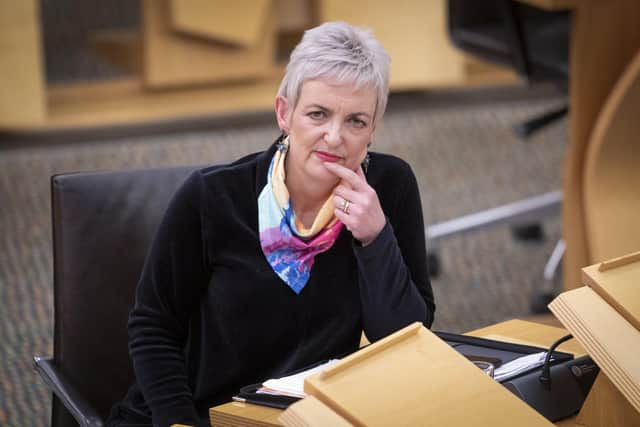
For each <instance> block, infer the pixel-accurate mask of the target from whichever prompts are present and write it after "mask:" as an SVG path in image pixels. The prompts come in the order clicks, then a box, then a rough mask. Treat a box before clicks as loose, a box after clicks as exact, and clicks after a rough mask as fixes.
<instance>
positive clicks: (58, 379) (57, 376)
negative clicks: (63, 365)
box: [33, 356, 103, 427]
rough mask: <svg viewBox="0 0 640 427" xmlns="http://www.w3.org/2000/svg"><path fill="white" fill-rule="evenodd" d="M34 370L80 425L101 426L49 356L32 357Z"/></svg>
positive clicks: (85, 402) (90, 408) (84, 400)
mask: <svg viewBox="0 0 640 427" xmlns="http://www.w3.org/2000/svg"><path fill="white" fill-rule="evenodd" d="M33 361H34V365H35V369H36V371H37V372H38V373H39V374H40V376H41V377H42V379H43V380H44V382H45V383H46V384H47V386H48V387H49V389H50V390H51V391H52V392H53V393H54V394H55V395H56V396H57V397H58V399H60V401H61V402H62V404H63V405H64V407H65V408H67V410H68V411H69V412H70V413H71V415H73V418H75V419H76V421H77V422H78V423H79V424H80V426H81V427H102V426H103V422H102V419H101V418H100V416H99V415H98V413H97V412H96V410H95V409H94V408H93V407H92V406H91V405H90V404H89V402H87V401H86V399H85V398H84V397H82V396H81V395H80V393H79V392H78V391H77V390H76V388H75V387H74V386H73V385H72V384H71V382H69V380H68V378H66V377H65V376H64V375H62V373H61V372H60V371H59V370H58V368H57V367H56V366H55V364H54V363H53V360H52V359H51V358H50V357H41V356H35V357H34V358H33Z"/></svg>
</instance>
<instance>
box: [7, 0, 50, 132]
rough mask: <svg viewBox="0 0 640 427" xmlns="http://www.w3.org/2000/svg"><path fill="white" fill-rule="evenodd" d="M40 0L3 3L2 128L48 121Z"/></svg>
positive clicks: (9, 0) (11, 0)
mask: <svg viewBox="0 0 640 427" xmlns="http://www.w3.org/2000/svg"><path fill="white" fill-rule="evenodd" d="M38 5H39V2H38V1H36V0H23V1H14V0H0V76H1V77H0V127H2V126H12V125H18V126H20V125H23V126H24V125H27V126H29V125H36V126H37V125H38V124H40V123H42V121H44V119H45V115H46V109H45V84H44V69H43V61H42V49H41V46H40V37H41V36H40V8H39V7H38Z"/></svg>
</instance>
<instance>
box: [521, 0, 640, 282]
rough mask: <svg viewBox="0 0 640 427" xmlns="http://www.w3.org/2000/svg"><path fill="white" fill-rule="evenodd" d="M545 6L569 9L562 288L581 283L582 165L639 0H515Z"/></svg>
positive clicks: (585, 252) (628, 52) (635, 30)
mask: <svg viewBox="0 0 640 427" xmlns="http://www.w3.org/2000/svg"><path fill="white" fill-rule="evenodd" d="M520 1H522V2H524V3H528V4H531V5H534V6H537V7H540V8H543V9H548V10H564V9H570V10H572V22H571V26H572V30H571V45H570V46H571V47H570V55H571V57H570V72H569V111H570V121H569V146H568V151H567V157H566V160H565V161H566V164H565V168H564V177H563V193H564V196H563V197H564V199H563V211H562V231H563V235H564V240H565V243H566V245H567V249H566V253H565V255H564V261H563V263H564V264H563V271H564V273H563V274H564V288H565V289H566V290H568V289H573V288H576V287H578V286H580V285H581V281H580V269H581V268H582V267H586V266H587V265H590V264H593V263H595V262H597V261H600V260H596V259H592V257H593V254H592V253H591V251H590V248H589V239H588V236H587V233H586V226H585V217H584V188H583V182H584V166H585V159H586V155H587V147H588V145H589V141H590V138H591V133H592V130H593V127H594V124H595V122H596V119H597V118H598V116H599V114H600V110H601V108H602V106H603V105H604V103H605V101H606V99H607V98H608V97H609V95H610V93H611V90H612V88H613V86H614V85H615V83H616V82H617V81H618V79H619V78H620V76H621V74H622V73H623V71H624V70H625V68H626V67H627V65H628V64H629V63H630V62H631V60H632V58H633V57H634V54H635V53H636V52H637V51H638V49H640V24H639V23H640V1H638V0H520Z"/></svg>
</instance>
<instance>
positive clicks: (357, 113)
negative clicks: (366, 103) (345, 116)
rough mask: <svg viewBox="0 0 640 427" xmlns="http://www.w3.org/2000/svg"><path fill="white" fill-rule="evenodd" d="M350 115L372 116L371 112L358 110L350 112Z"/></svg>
mask: <svg viewBox="0 0 640 427" xmlns="http://www.w3.org/2000/svg"><path fill="white" fill-rule="evenodd" d="M349 116H351V117H358V116H365V117H367V118H371V114H369V113H367V112H364V111H358V112H356V113H351V114H349Z"/></svg>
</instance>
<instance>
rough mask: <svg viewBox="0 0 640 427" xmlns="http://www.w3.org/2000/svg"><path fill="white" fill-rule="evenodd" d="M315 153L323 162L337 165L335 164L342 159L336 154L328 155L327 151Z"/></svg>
mask: <svg viewBox="0 0 640 427" xmlns="http://www.w3.org/2000/svg"><path fill="white" fill-rule="evenodd" d="M315 153H316V156H318V158H319V159H320V160H322V161H323V162H332V163H335V162H337V161H338V160H340V159H341V157H340V156H336V155H334V154H331V153H327V152H326V151H316V152H315Z"/></svg>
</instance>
